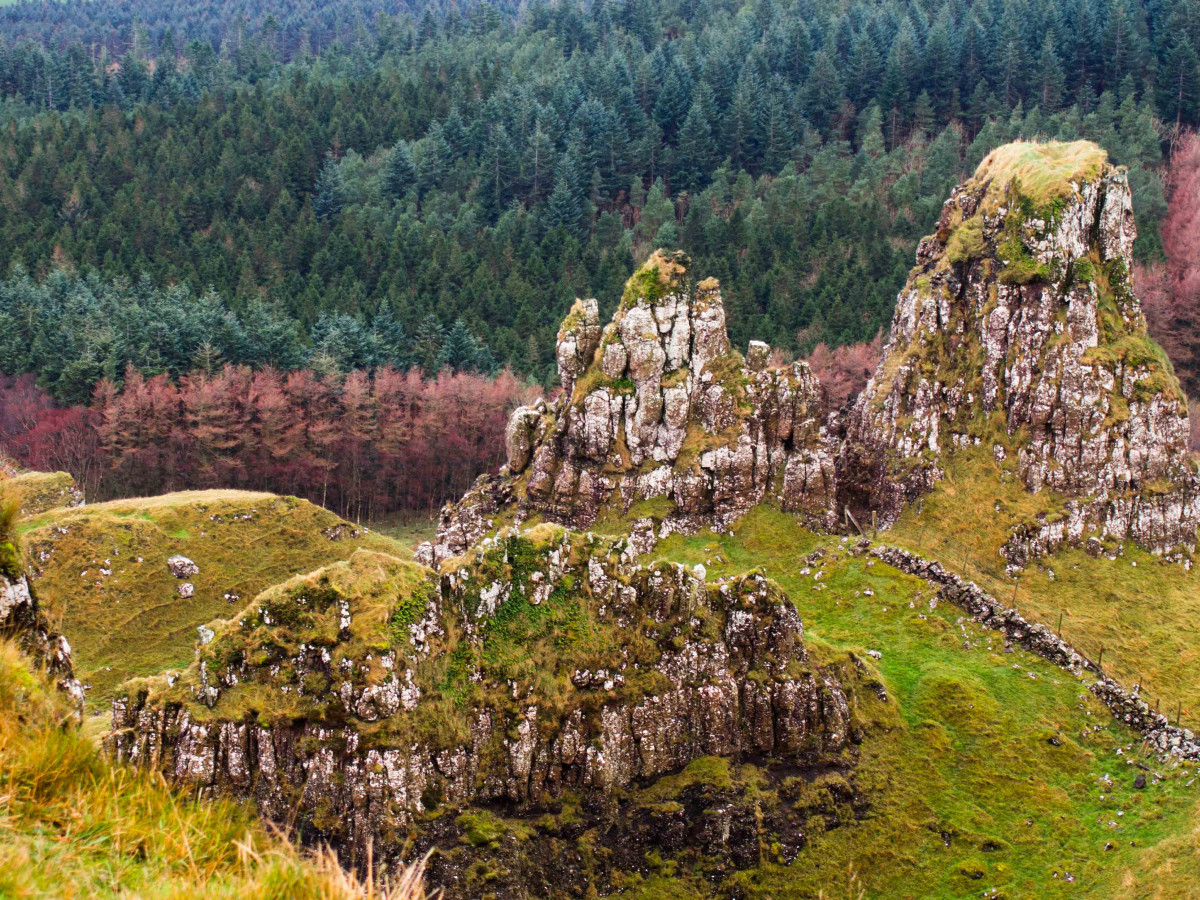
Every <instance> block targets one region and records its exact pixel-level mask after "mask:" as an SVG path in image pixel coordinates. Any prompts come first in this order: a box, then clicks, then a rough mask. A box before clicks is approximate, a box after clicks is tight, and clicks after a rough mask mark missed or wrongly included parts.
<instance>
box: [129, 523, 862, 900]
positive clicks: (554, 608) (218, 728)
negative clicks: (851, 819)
mask: <svg viewBox="0 0 1200 900" xmlns="http://www.w3.org/2000/svg"><path fill="white" fill-rule="evenodd" d="M634 555H635V551H634V550H633V548H632V547H631V546H630V544H629V542H628V541H627V540H620V541H613V540H611V539H603V538H599V537H595V536H585V535H580V534H575V533H571V532H567V531H564V530H562V529H558V528H554V527H551V526H541V527H540V528H537V529H534V530H533V531H532V532H528V533H527V534H526V535H518V534H516V533H515V532H512V533H507V534H505V535H504V536H502V537H500V538H494V539H488V540H487V541H485V542H484V543H483V544H482V545H481V546H480V547H479V548H477V549H476V550H474V551H472V553H471V554H469V555H468V556H467V557H465V558H463V559H461V560H459V561H457V562H456V564H455V565H453V566H446V567H443V570H442V573H441V574H440V575H439V576H436V577H435V576H434V574H433V573H432V572H431V571H429V570H427V569H424V568H422V567H420V566H416V565H413V564H409V563H404V562H401V561H399V560H396V559H393V558H391V557H387V556H382V555H380V554H372V553H366V552H360V553H358V554H356V555H355V556H354V557H353V558H352V559H351V560H350V561H348V562H345V563H338V564H335V565H333V566H329V567H327V568H326V569H323V570H320V571H318V572H316V573H313V574H312V575H309V576H304V577H301V578H297V579H294V580H293V581H291V582H287V583H285V584H284V585H281V586H278V587H276V588H273V589H271V590H269V591H267V592H265V593H264V594H263V595H262V596H261V597H260V598H259V599H258V600H257V601H256V602H255V603H254V604H252V605H251V606H250V607H249V608H247V609H246V611H245V612H243V613H242V614H241V615H240V616H239V617H238V618H237V619H235V620H232V621H229V622H225V623H219V624H217V625H216V626H215V627H214V632H215V637H214V638H213V639H212V640H211V641H210V642H209V643H207V644H206V645H205V646H203V647H202V648H201V650H200V653H199V658H198V660H197V662H196V663H195V665H193V666H192V667H191V668H190V669H189V670H188V671H187V672H185V673H183V674H181V675H178V676H171V677H170V678H167V679H165V680H154V681H151V682H147V683H144V684H141V685H138V686H135V687H134V689H133V690H132V691H131V694H130V696H129V697H128V699H126V700H122V701H118V702H117V703H116V704H115V706H114V720H113V727H114V731H113V732H112V734H111V735H110V737H109V738H108V745H109V749H110V751H111V752H112V754H113V755H114V756H115V757H117V758H118V759H121V760H125V761H128V762H131V763H133V764H135V765H139V766H145V767H150V768H154V769H158V770H161V771H164V772H166V773H167V774H168V775H169V776H170V777H171V778H172V779H173V780H174V781H176V782H177V783H181V784H185V785H193V786H197V787H199V788H201V789H204V790H211V791H216V792H220V793H225V794H233V795H241V796H247V797H251V798H253V799H254V800H255V802H256V803H257V804H258V807H259V809H260V811H261V812H262V813H263V814H264V815H265V816H266V817H268V818H270V819H272V820H274V821H277V822H294V823H295V824H296V825H297V827H298V829H299V831H300V833H301V834H302V835H303V836H304V837H306V838H308V839H312V840H321V841H328V842H330V843H332V844H333V845H334V846H335V847H337V848H338V850H339V852H340V853H341V855H342V857H343V859H344V860H345V861H346V862H347V863H348V864H350V865H355V866H358V867H360V868H361V867H363V866H365V864H366V861H367V859H368V855H369V854H370V855H372V856H373V858H374V861H375V864H376V865H387V864H388V863H389V862H390V861H392V860H398V859H399V858H400V856H401V854H404V853H408V854H411V852H412V851H413V848H414V847H416V848H418V849H424V848H425V847H428V846H439V847H441V848H442V849H443V851H444V852H443V854H442V855H440V856H439V857H438V860H439V861H438V862H436V863H435V865H434V869H433V871H432V876H433V877H434V878H435V880H437V881H438V883H439V884H443V885H447V886H450V885H453V884H455V883H457V882H456V879H455V877H453V876H454V873H456V872H459V869H460V867H461V868H466V867H467V866H469V865H470V863H471V861H472V860H473V859H475V858H476V857H477V856H478V853H474V852H468V851H463V853H459V854H455V853H453V852H451V851H452V850H453V849H454V848H455V847H456V846H459V844H460V841H459V839H460V838H463V837H464V836H465V837H466V839H467V842H470V841H471V838H470V835H469V834H468V832H469V831H470V829H471V827H472V824H471V823H472V820H471V818H470V814H469V809H471V808H478V807H479V806H480V805H483V806H486V807H487V808H488V809H490V810H502V811H504V812H505V813H506V814H508V815H516V816H523V817H525V818H526V819H527V820H528V822H529V823H530V824H529V825H528V827H530V828H542V827H543V826H544V827H545V829H546V833H547V835H548V836H549V837H552V838H554V839H556V840H560V841H562V842H563V844H562V848H561V852H562V853H563V854H565V855H564V856H563V860H565V861H566V864H569V865H574V866H576V867H577V869H576V871H575V873H574V875H571V876H569V877H568V876H567V875H566V870H565V869H564V877H567V878H568V881H569V880H570V878H571V877H574V878H575V879H576V880H575V884H576V885H578V884H580V883H583V882H584V881H587V882H593V883H604V882H605V880H606V878H607V872H608V869H609V868H610V867H611V866H612V865H618V864H619V858H618V859H616V860H615V861H612V862H598V861H596V860H590V861H589V860H585V859H583V857H582V856H581V855H580V854H581V852H582V851H581V849H580V847H579V846H577V842H576V841H575V840H574V838H575V837H577V836H578V835H580V834H582V833H583V832H584V831H587V830H590V829H592V828H595V827H596V826H597V824H599V823H601V822H603V823H605V828H604V829H603V832H604V833H605V834H606V835H608V838H606V839H611V840H613V841H614V842H616V844H620V845H621V846H622V847H623V848H624V849H623V850H621V853H628V852H634V851H636V848H637V846H639V842H640V844H644V845H645V846H644V847H643V850H642V851H641V852H645V851H646V850H649V849H653V848H654V847H655V846H658V845H656V843H655V841H656V840H657V837H658V832H659V831H665V830H670V829H671V828H674V829H675V830H676V831H680V830H682V831H681V834H682V835H683V836H684V838H686V839H681V840H680V841H679V842H678V843H679V847H680V849H681V850H689V849H692V850H694V849H695V848H696V847H708V848H709V854H710V855H711V857H712V860H711V861H719V862H721V863H722V864H733V865H738V864H739V860H741V864H744V865H751V864H756V862H757V860H758V859H759V853H760V851H762V852H766V851H765V849H764V848H765V847H766V846H768V845H778V848H781V849H778V850H777V851H772V852H776V853H777V855H778V854H780V853H781V854H783V856H784V857H787V858H790V857H791V856H794V854H795V853H796V852H798V850H799V848H800V846H802V844H803V834H804V822H805V818H806V816H807V815H809V814H810V813H809V812H808V811H805V810H796V809H795V808H793V807H789V808H787V809H769V808H763V806H762V804H760V803H757V802H755V801H752V800H747V799H746V798H745V797H741V796H737V795H736V791H734V792H732V793H728V794H727V795H722V796H720V797H709V798H707V799H705V798H703V797H693V798H692V800H691V801H690V804H691V805H690V808H689V809H687V810H685V809H684V808H683V807H681V806H679V805H678V804H676V805H675V806H674V807H670V806H668V807H662V808H656V809H655V810H649V811H647V810H645V809H642V810H640V811H639V810H638V809H636V808H631V807H630V799H629V798H630V797H632V796H636V791H637V789H638V788H640V787H645V786H646V785H648V784H653V783H654V782H656V781H657V780H658V779H659V778H661V777H662V776H665V775H668V774H672V773H677V772H679V771H680V770H681V769H684V768H685V767H686V766H688V764H689V763H692V762H694V761H696V760H700V759H704V758H724V759H733V760H738V759H754V760H756V761H758V762H759V763H760V764H761V766H762V767H763V770H764V771H765V772H766V773H767V777H768V778H770V777H772V776H771V774H770V773H771V772H772V770H773V767H774V769H775V771H778V772H780V773H781V774H780V775H779V778H780V780H782V779H783V778H784V777H785V775H788V774H794V773H795V772H796V771H800V770H803V768H804V767H811V768H812V770H813V772H814V774H817V773H818V772H819V771H837V772H843V771H844V772H850V771H851V770H852V767H853V760H854V750H853V748H854V744H855V742H856V740H858V739H859V734H858V731H857V728H856V726H855V724H854V722H853V719H852V715H851V711H850V707H849V705H848V702H847V699H846V694H845V691H844V689H843V686H842V683H841V680H840V679H839V677H838V674H837V671H836V667H833V668H831V667H828V666H820V665H817V664H816V663H815V662H814V661H813V660H811V659H810V657H809V655H808V652H807V651H806V648H805V645H804V640H803V627H802V624H801V621H800V617H799V615H798V614H797V612H796V609H795V606H794V605H793V604H792V603H791V601H790V600H789V599H788V598H787V597H786V596H784V595H783V593H782V592H781V591H780V590H779V588H778V587H777V586H775V585H774V584H773V583H772V582H771V581H769V580H768V579H767V578H765V577H764V576H762V575H761V574H757V573H751V574H747V575H744V576H740V577H737V578H733V579H729V580H725V581H720V582H717V583H711V584H710V583H706V581H705V580H704V577H703V573H702V572H696V571H693V570H691V569H687V568H684V567H682V566H679V565H675V564H670V563H657V564H653V565H639V564H636V563H635V562H633V557H634ZM817 767H820V769H819V770H818V768H817ZM840 784H842V785H844V788H843V790H844V791H845V792H846V796H845V797H844V798H843V799H846V800H849V799H851V798H852V797H853V795H854V791H853V788H852V787H851V784H850V782H848V781H844V780H842V781H840ZM631 792H632V793H631ZM564 802H569V803H571V804H575V805H577V806H578V809H579V810H580V812H579V813H578V814H577V815H576V816H575V817H574V818H573V819H572V824H571V825H570V826H569V827H567V826H564V825H561V824H559V823H557V822H556V820H554V818H553V816H551V819H550V820H548V821H549V822H550V824H546V822H547V820H544V819H542V818H541V816H542V815H543V814H545V813H546V812H547V811H550V812H551V813H553V812H554V811H556V810H557V811H558V812H559V813H561V811H562V805H563V803H564ZM444 810H450V811H451V813H452V814H450V815H443V811H444ZM464 810H467V811H468V812H464ZM456 814H457V818H456ZM701 814H703V815H702V816H701ZM814 814H815V813H814ZM464 816H466V818H465V819H464ZM647 816H649V818H647ZM654 816H658V819H657V826H653V827H652V825H653V823H654V822H655V821H656V820H655V819H654ZM696 816H701V818H699V819H696V818H695V817H696ZM693 820H694V821H693ZM539 822H540V823H541V824H537V823H539ZM827 824H836V823H833V822H828V823H825V824H823V826H822V827H825V825H827ZM576 826H578V827H576ZM697 827H703V828H710V829H715V831H713V833H712V835H710V836H709V838H704V836H703V835H699V834H695V835H691V837H687V835H688V834H690V831H689V829H694V828H697ZM564 828H565V830H563V829H564ZM730 835H734V838H732V839H731V837H730ZM739 835H740V836H739ZM718 838H719V839H718ZM617 856H618V857H620V853H618V854H617ZM635 856H636V852H635ZM536 860H537V855H536V854H530V853H529V852H528V850H527V849H526V850H524V851H522V853H521V854H518V855H517V856H516V857H514V858H513V860H511V861H510V862H511V863H512V864H514V865H535V864H536ZM585 866H590V867H591V868H590V869H589V874H588V876H587V878H585V879H583V880H580V879H579V878H578V874H579V869H578V867H585ZM439 867H442V868H441V869H439ZM443 876H445V877H443ZM450 893H451V895H452V896H457V895H458V894H456V892H455V890H453V889H452V890H451V891H450ZM530 893H531V894H533V895H536V894H537V893H538V892H536V891H531V892H530ZM522 895H523V894H522Z"/></svg>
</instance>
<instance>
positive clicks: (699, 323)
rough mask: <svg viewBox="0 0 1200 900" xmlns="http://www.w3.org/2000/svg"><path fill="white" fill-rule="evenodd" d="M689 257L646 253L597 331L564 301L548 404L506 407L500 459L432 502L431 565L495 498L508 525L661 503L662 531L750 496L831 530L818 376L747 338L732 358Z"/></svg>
mask: <svg viewBox="0 0 1200 900" xmlns="http://www.w3.org/2000/svg"><path fill="white" fill-rule="evenodd" d="M688 264H689V263H688V259H687V257H685V256H684V255H683V254H680V253H675V254H669V255H668V254H663V253H661V252H659V253H655V254H654V255H653V256H652V257H651V258H650V260H649V261H648V262H647V263H646V264H645V265H644V266H643V267H642V268H641V269H640V270H639V271H638V272H637V273H636V274H635V275H634V276H633V277H632V278H631V279H630V281H629V284H628V285H627V287H626V289H625V294H624V296H623V297H622V300H621V303H620V306H619V308H618V310H617V312H616V315H615V316H614V317H613V320H612V321H611V322H610V323H609V324H608V325H607V326H606V327H605V328H604V330H603V331H602V332H601V330H600V327H599V324H598V320H597V311H596V310H597V307H596V303H595V301H586V302H585V301H580V302H577V303H576V305H575V307H574V308H573V309H572V310H571V313H570V315H569V316H568V317H567V320H566V321H565V322H564V323H563V327H562V329H561V330H560V332H559V344H558V362H559V375H560V378H561V380H562V387H563V390H562V393H561V395H560V396H559V399H558V400H557V401H556V402H555V403H553V404H552V405H551V406H550V407H549V408H547V407H546V406H544V405H542V406H538V407H521V408H520V409H518V410H517V411H516V412H515V413H514V414H513V416H512V419H511V421H510V423H509V427H508V432H507V435H506V444H507V451H508V464H507V466H506V467H505V469H504V470H502V472H501V474H500V475H499V476H495V477H484V478H483V479H481V480H480V481H479V482H478V483H477V484H476V486H475V488H474V489H473V490H472V491H471V492H470V493H469V494H468V495H467V496H466V497H464V498H463V499H462V501H460V502H459V503H458V504H455V505H453V506H450V507H447V509H446V510H444V511H443V515H442V521H441V525H440V527H439V529H438V541H437V543H436V544H435V545H433V546H432V547H431V548H430V549H431V551H432V553H433V558H434V559H438V560H440V559H444V558H446V557H448V556H455V555H458V554H460V553H462V552H463V551H464V550H465V549H466V548H467V547H469V546H470V545H471V544H472V543H474V542H475V541H476V540H478V539H479V538H480V537H481V536H483V535H484V534H486V533H487V531H488V530H489V527H490V526H488V525H487V522H488V520H489V519H491V518H492V517H494V516H495V514H496V513H497V512H498V511H499V510H500V509H501V508H503V507H504V506H505V505H506V503H508V502H509V501H512V506H513V508H514V509H513V511H514V514H515V516H516V519H517V520H518V521H521V520H522V519H524V518H525V517H527V516H529V515H531V514H534V513H538V514H541V515H542V516H544V517H545V518H547V519H550V520H552V521H557V522H562V523H564V524H569V525H572V526H575V527H587V526H590V525H591V524H592V523H593V522H594V521H595V520H596V518H597V516H598V515H599V514H600V512H601V511H602V510H603V509H605V508H606V507H610V506H611V507H615V508H617V509H618V510H619V511H621V512H626V511H628V510H629V509H630V507H631V506H632V505H633V504H635V503H637V502H639V501H646V500H654V499H659V498H661V499H663V500H666V501H667V505H668V511H667V512H666V513H665V514H664V515H663V519H664V520H665V521H664V528H665V530H666V531H673V530H685V531H687V530H694V529H695V528H697V527H699V526H700V525H703V524H724V523H727V522H728V521H730V520H731V519H733V518H736V517H737V516H740V515H742V514H743V513H744V512H745V511H746V510H747V509H749V508H750V507H752V506H754V505H755V504H756V503H759V502H761V501H763V500H764V499H771V500H774V501H776V502H779V503H781V504H782V505H783V507H784V508H785V509H788V510H792V511H795V512H797V513H799V514H801V515H802V516H803V517H804V518H805V519H806V520H807V521H809V522H810V523H812V524H814V525H818V526H822V527H831V526H832V525H833V524H834V523H835V521H836V519H837V516H836V512H835V510H834V498H835V494H836V480H837V479H836V472H835V469H834V460H835V457H836V455H837V454H836V444H835V442H834V438H833V436H832V435H831V434H830V432H829V431H828V430H827V429H826V423H825V418H826V409H825V400H824V392H823V390H822V388H821V385H820V383H819V382H818V380H817V378H816V376H815V375H813V373H812V371H811V369H809V367H808V366H807V365H806V364H805V363H797V364H795V365H793V366H789V367H786V368H770V367H769V365H768V363H769V357H770V348H769V347H768V346H767V345H766V344H763V343H761V342H758V341H755V342H752V343H751V345H750V347H749V350H748V356H749V358H748V361H747V362H746V363H745V364H743V362H742V358H741V356H740V354H738V353H736V352H735V351H733V350H732V349H731V348H730V345H729V336H728V333H727V331H726V327H725V308H724V305H723V304H722V301H721V293H720V286H719V285H718V283H717V281H716V280H715V279H712V278H708V279H704V280H701V281H699V282H694V281H693V280H692V277H691V274H690V273H689V271H688ZM502 496H504V497H506V498H508V499H506V500H502V499H501V497H502Z"/></svg>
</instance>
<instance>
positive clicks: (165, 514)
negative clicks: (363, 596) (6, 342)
mask: <svg viewBox="0 0 1200 900" xmlns="http://www.w3.org/2000/svg"><path fill="white" fill-rule="evenodd" d="M247 516H248V517H249V518H245V517H247ZM339 525H341V526H344V528H343V530H344V536H343V537H341V538H340V539H339V540H331V539H330V538H329V537H327V536H326V535H325V534H324V533H323V532H324V531H326V530H328V529H331V528H337V527H338V526H339ZM350 528H351V526H349V525H348V523H344V522H342V520H341V519H339V518H338V517H337V516H335V515H334V514H333V513H330V512H328V511H327V510H324V509H321V508H320V507H317V506H314V505H313V504H311V503H308V502H307V501H304V500H298V499H296V498H293V497H278V496H275V495H273V494H257V493H249V492H242V491H194V492H187V493H179V494H167V495H165V496H162V497H154V498H149V499H137V500H118V501H113V502H111V503H101V504H96V505H92V506H85V507H80V508H78V509H71V510H55V511H51V512H49V513H45V514H43V515H40V516H37V517H35V518H33V519H30V520H26V521H23V522H21V523H20V525H19V531H21V532H22V542H23V545H24V548H23V549H24V553H25V558H26V562H27V565H28V566H29V567H30V568H32V569H40V570H41V574H40V575H39V576H38V577H37V578H36V579H35V588H36V590H37V592H38V596H39V599H40V601H41V603H42V607H43V610H44V612H45V613H46V616H47V618H48V619H49V621H50V622H51V623H52V624H53V625H54V627H55V628H57V629H58V630H60V631H61V632H62V633H63V634H65V635H67V636H68V639H69V640H70V642H71V646H72V648H73V649H74V657H75V665H76V674H77V675H78V677H79V678H80V680H82V681H84V682H85V683H89V684H91V685H92V689H91V691H90V692H89V694H88V705H89V708H90V709H91V710H92V711H99V710H106V709H107V706H108V701H109V700H110V699H111V697H112V695H113V690H114V689H115V688H116V687H117V686H118V685H119V684H120V683H121V682H123V681H125V680H126V679H128V678H132V677H142V676H148V675H153V674H156V673H158V672H162V671H164V670H167V669H182V668H185V667H186V666H187V665H188V664H189V663H191V661H192V659H193V658H194V654H195V647H196V640H197V632H196V628H197V626H199V625H203V624H205V623H207V622H209V621H210V620H212V619H216V618H221V617H226V616H229V615H232V614H233V613H235V612H237V611H239V610H240V609H241V608H242V607H244V606H245V605H246V604H247V603H249V602H250V601H251V600H252V599H253V598H254V597H255V596H256V595H257V594H258V593H259V592H260V591H262V590H263V589H264V588H266V587H268V586H270V585H272V584H277V583H279V582H282V581H285V580H286V579H288V578H290V577H292V576H294V575H297V574H299V573H304V572H310V571H312V570H313V569H316V568H318V567H320V566H322V565H325V564H327V563H331V562H334V561H337V560H340V559H345V558H347V557H349V556H350V554H352V553H353V552H354V551H355V550H356V549H357V548H359V547H363V548H366V549H371V550H377V551H381V552H384V553H393V554H394V553H400V554H404V553H405V552H406V551H405V550H404V549H403V547H402V546H401V545H400V544H398V543H397V542H396V541H394V540H392V539H390V538H387V537H384V536H382V535H377V534H374V533H359V534H358V535H357V536H351V535H350ZM63 529H65V530H66V533H65V534H63V533H62V530H63ZM176 554H181V555H183V556H186V557H188V558H189V559H191V560H193V561H194V562H195V563H196V564H197V565H198V566H199V567H200V573H199V574H198V575H195V576H192V577H189V578H187V579H184V581H187V582H189V583H191V584H193V585H194V587H195V593H194V595H193V596H192V597H191V598H188V599H183V598H181V597H180V596H179V595H178V589H179V585H180V584H181V583H183V581H181V580H180V579H177V578H175V577H174V576H173V575H172V574H171V573H170V571H169V570H168V569H167V559H168V558H169V557H171V556H173V555H176ZM139 560H140V561H139ZM103 570H107V571H108V572H109V573H110V574H108V575H105V574H103ZM226 594H229V595H230V596H231V597H236V598H237V599H226V597H225V595H226Z"/></svg>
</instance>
